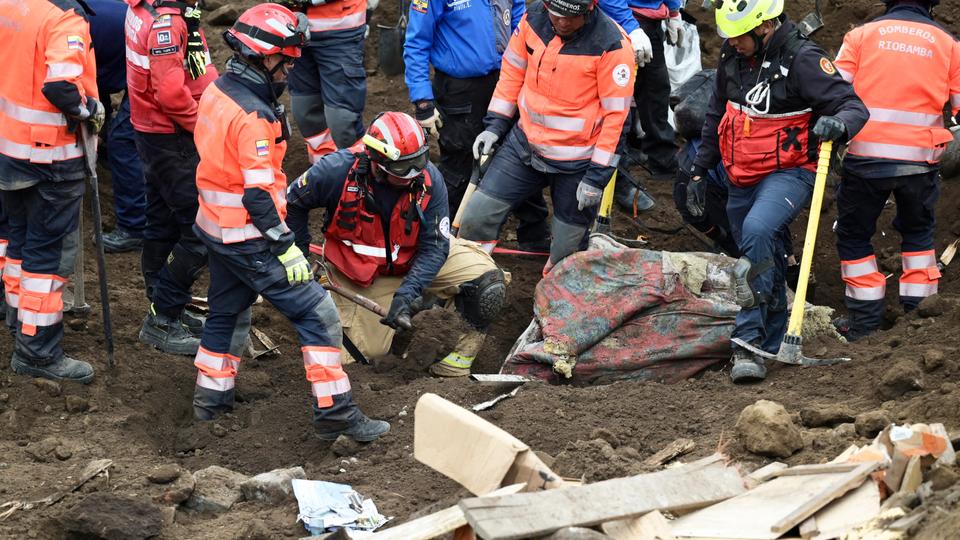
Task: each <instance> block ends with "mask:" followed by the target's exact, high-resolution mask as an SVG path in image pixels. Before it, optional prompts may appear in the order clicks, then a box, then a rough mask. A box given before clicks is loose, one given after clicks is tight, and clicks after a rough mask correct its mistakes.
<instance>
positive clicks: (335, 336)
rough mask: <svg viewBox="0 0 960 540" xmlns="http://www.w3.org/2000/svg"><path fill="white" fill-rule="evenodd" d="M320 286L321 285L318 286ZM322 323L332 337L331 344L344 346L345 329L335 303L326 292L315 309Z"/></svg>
mask: <svg viewBox="0 0 960 540" xmlns="http://www.w3.org/2000/svg"><path fill="white" fill-rule="evenodd" d="M317 286H319V284H317ZM314 311H316V313H317V315H318V316H319V317H320V322H321V323H322V324H323V327H324V328H325V329H326V331H327V334H328V335H329V336H330V343H331V345H332V346H334V347H340V346H342V345H343V327H342V326H341V324H340V315H339V314H338V313H337V305H336V304H335V303H334V302H333V298H331V296H330V294H329V293H326V292H324V295H323V300H321V301H320V302H319V303H318V304H317V305H316V307H314Z"/></svg>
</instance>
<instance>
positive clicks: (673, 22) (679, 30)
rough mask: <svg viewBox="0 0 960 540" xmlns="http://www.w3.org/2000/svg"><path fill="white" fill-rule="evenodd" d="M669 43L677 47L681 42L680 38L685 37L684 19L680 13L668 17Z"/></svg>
mask: <svg viewBox="0 0 960 540" xmlns="http://www.w3.org/2000/svg"><path fill="white" fill-rule="evenodd" d="M666 24H667V43H669V44H670V45H673V46H674V47H676V46H677V45H679V44H680V40H681V39H683V19H681V18H680V13H677V14H676V15H670V18H669V19H667V22H666Z"/></svg>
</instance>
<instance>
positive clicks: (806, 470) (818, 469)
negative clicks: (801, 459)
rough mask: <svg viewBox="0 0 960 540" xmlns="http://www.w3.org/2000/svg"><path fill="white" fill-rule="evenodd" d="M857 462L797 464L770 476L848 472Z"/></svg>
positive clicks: (857, 464) (853, 468)
mask: <svg viewBox="0 0 960 540" xmlns="http://www.w3.org/2000/svg"><path fill="white" fill-rule="evenodd" d="M859 465H860V464H859V463H822V464H818V465H797V466H796V467H790V468H788V469H783V470H780V471H778V472H776V473H774V474H773V476H771V478H777V477H780V476H800V475H804V474H832V473H848V472H850V471H853V470H855V469H856V468H857V467H858V466H859Z"/></svg>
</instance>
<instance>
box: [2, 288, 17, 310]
mask: <svg viewBox="0 0 960 540" xmlns="http://www.w3.org/2000/svg"><path fill="white" fill-rule="evenodd" d="M4 298H5V299H6V300H7V305H8V306H10V307H12V308H13V309H18V308H19V307H20V295H19V294H17V293H14V292H10V291H6V292H5V293H4Z"/></svg>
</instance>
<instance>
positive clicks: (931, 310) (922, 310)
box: [917, 294, 950, 317]
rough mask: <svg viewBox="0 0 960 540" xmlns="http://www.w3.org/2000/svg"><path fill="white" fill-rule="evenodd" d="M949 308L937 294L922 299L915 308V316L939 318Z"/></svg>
mask: <svg viewBox="0 0 960 540" xmlns="http://www.w3.org/2000/svg"><path fill="white" fill-rule="evenodd" d="M949 307H950V306H948V305H947V301H946V300H944V299H943V297H942V296H940V295H939V294H933V295H930V296H928V297H926V298H924V299H923V301H921V302H920V305H919V306H917V315H920V316H921V317H939V316H940V315H943V312H945V311H946V310H947V308H949Z"/></svg>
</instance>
